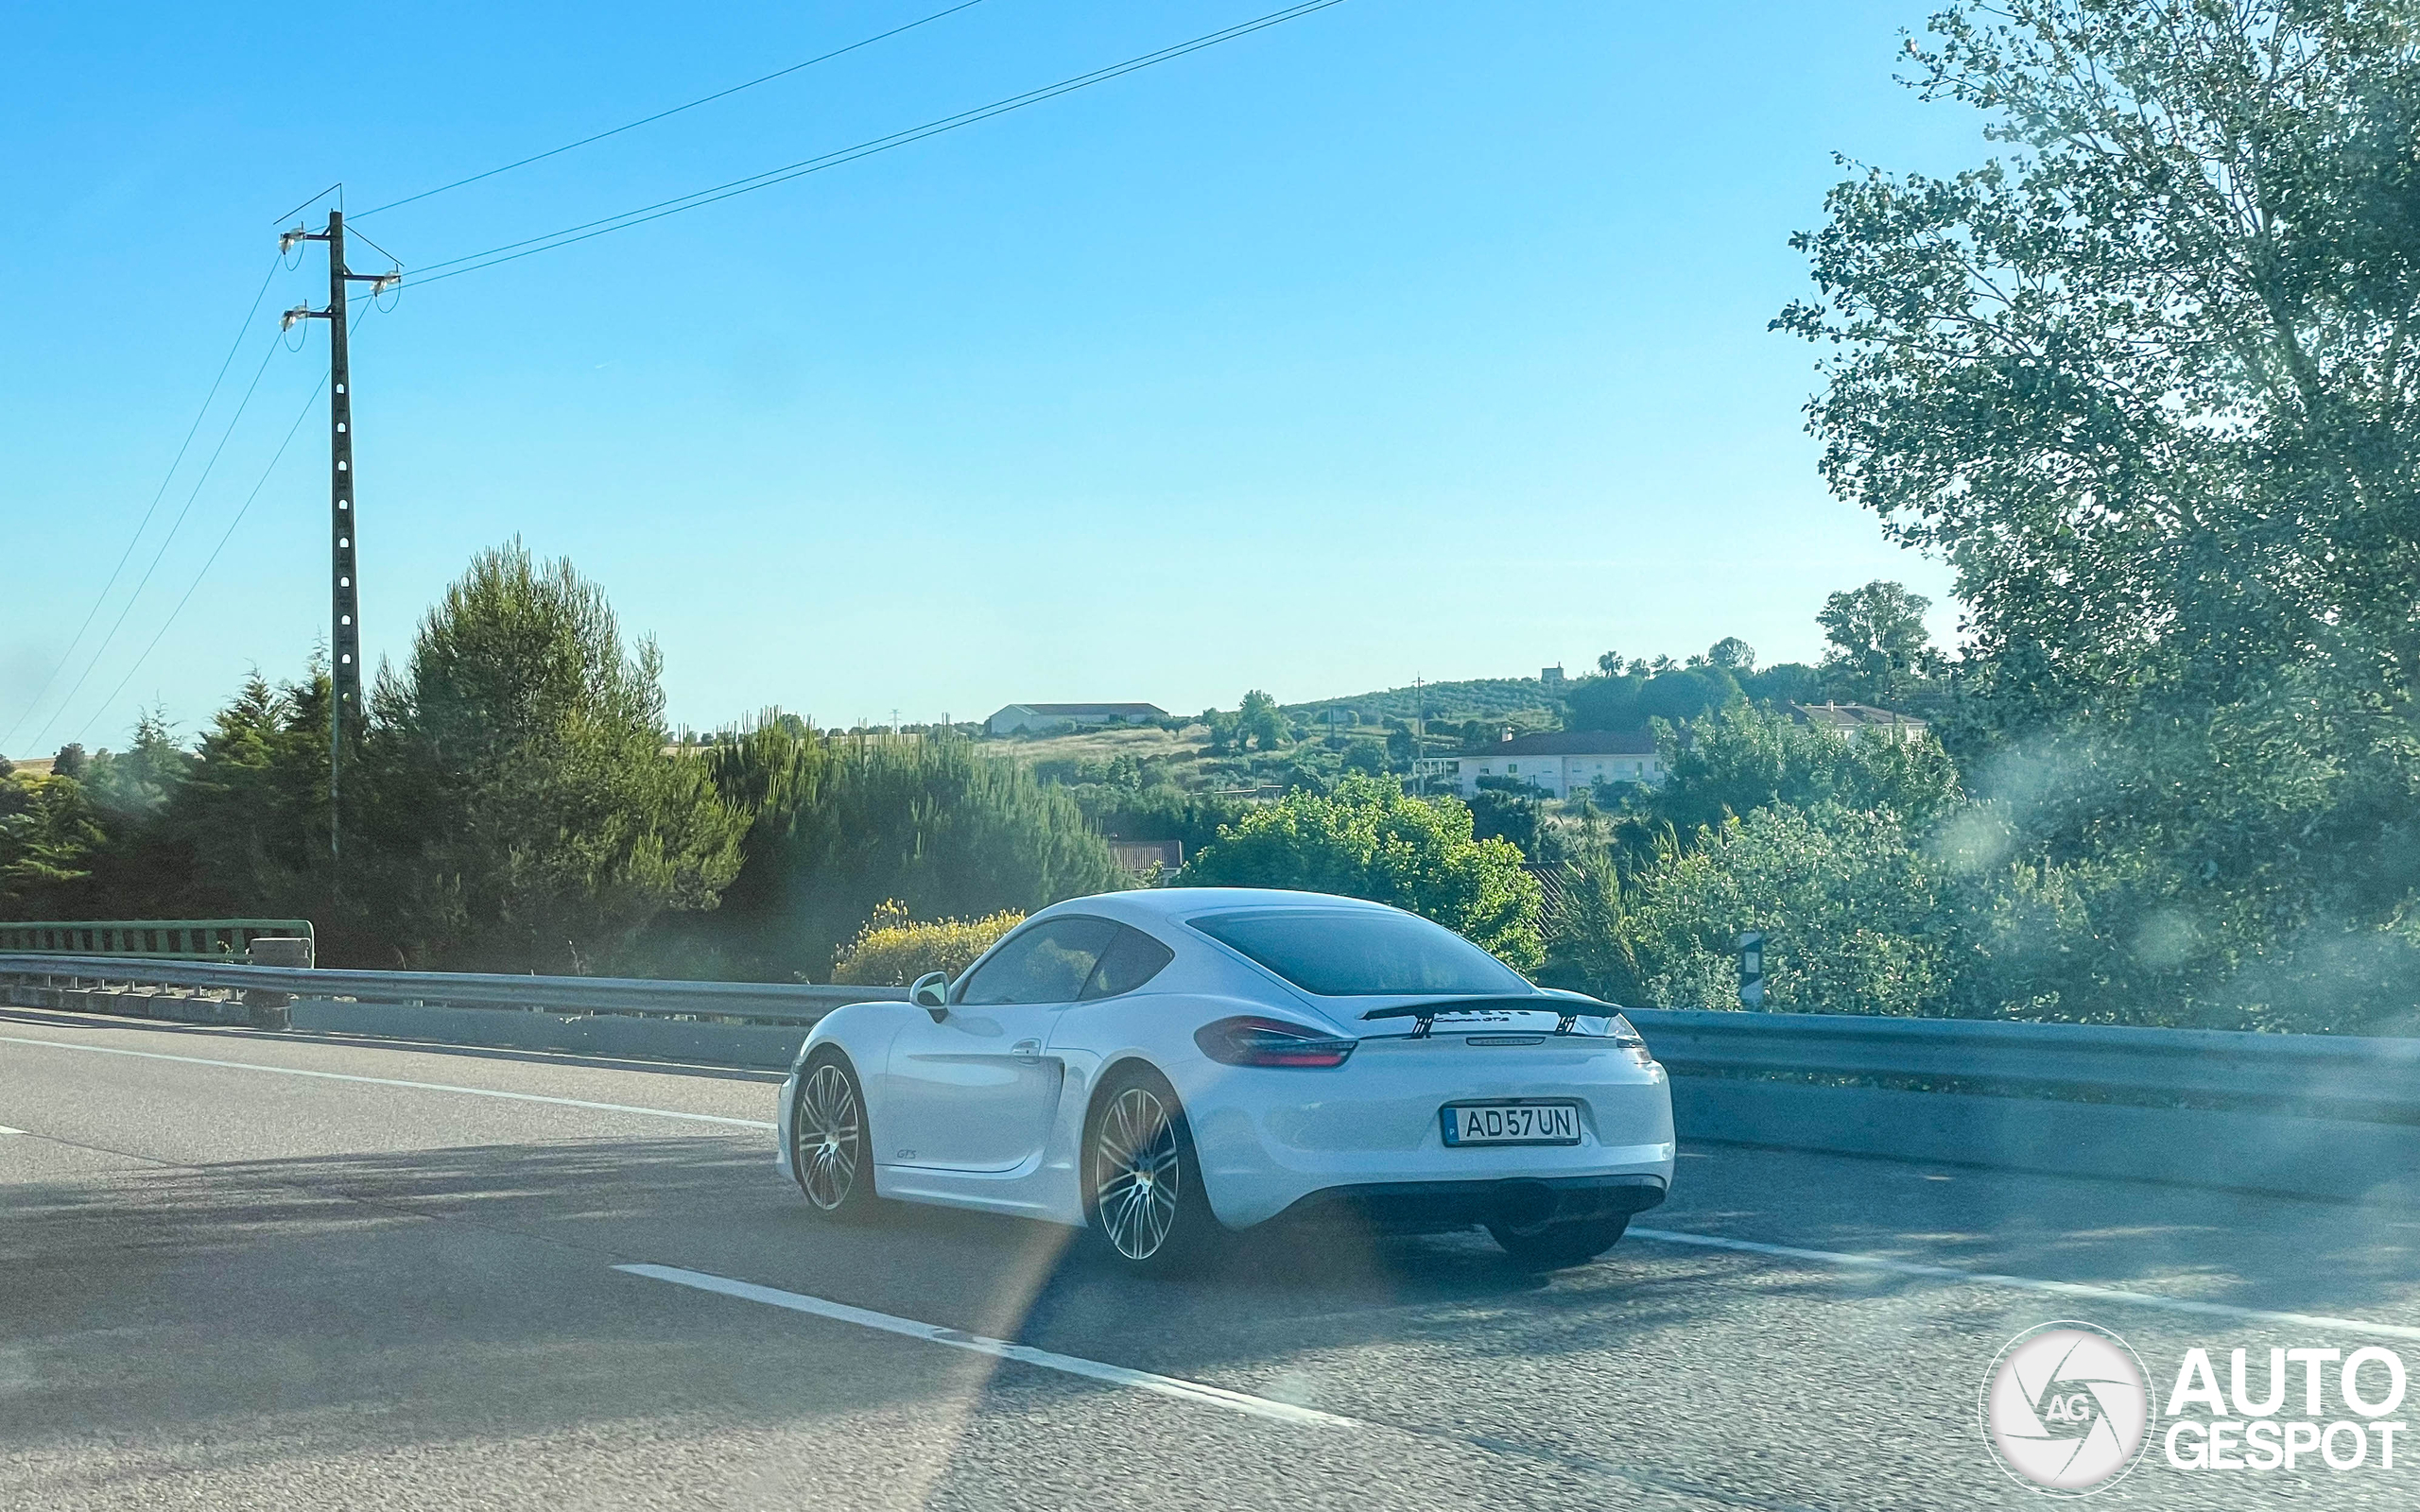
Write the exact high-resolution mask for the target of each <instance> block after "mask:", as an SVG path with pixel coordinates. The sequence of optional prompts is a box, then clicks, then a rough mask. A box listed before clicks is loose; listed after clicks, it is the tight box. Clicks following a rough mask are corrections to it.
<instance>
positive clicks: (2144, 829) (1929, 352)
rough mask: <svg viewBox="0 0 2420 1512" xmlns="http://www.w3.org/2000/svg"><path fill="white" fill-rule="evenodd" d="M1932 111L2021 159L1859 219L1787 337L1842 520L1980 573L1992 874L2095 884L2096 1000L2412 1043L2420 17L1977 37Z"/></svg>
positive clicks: (1945, 43) (2202, 22)
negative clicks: (1856, 519)
mask: <svg viewBox="0 0 2420 1512" xmlns="http://www.w3.org/2000/svg"><path fill="white" fill-rule="evenodd" d="M1914 74H1915V77H1914V78H1913V80H1912V82H1913V83H1914V84H1915V85H1916V87H1917V88H1918V89H1919V90H1921V91H1922V92H1923V93H1924V94H1926V95H1927V97H1929V98H1934V99H1945V100H1951V101H1957V102H1962V103H1963V104H1966V105H1969V106H1972V107H1974V108H1976V109H1977V110H1979V111H1980V112H1982V115H1983V121H1984V125H1985V129H1986V131H1987V133H1988V134H1989V135H1990V136H1991V137H1992V138H1993V139H1994V140H1996V141H1997V142H1999V143H2001V144H2004V145H2005V146H2008V147H2010V148H2012V149H2013V150H2012V151H2011V153H2010V154H2009V156H2008V158H2007V160H2006V161H1994V162H1987V163H1981V164H1980V165H1979V166H1976V167H1974V168H1971V169H1969V170H1967V171H1964V172H1962V173H1959V174H1956V175H1954V176H1951V177H1948V178H1936V177H1929V176H1924V175H1911V176H1904V177H1891V176H1886V175H1883V174H1881V173H1878V172H1866V173H1862V174H1861V175H1860V176H1858V178H1855V179H1853V180H1850V181H1848V182H1845V183H1843V184H1841V186H1840V187H1839V188H1838V189H1836V190H1835V191H1834V192H1833V193H1832V195H1831V197H1830V198H1829V200H1828V202H1827V203H1828V210H1829V217H1828V224H1827V225H1825V226H1824V229H1822V230H1820V231H1818V232H1812V233H1809V234H1807V235H1805V236H1802V237H1801V238H1799V240H1798V244H1797V245H1799V246H1800V247H1801V248H1802V249H1804V250H1805V251H1806V253H1807V254H1808V256H1809V259H1810V262H1811V264H1812V266H1813V271H1814V275H1815V279H1816V283H1817V287H1818V298H1816V299H1815V300H1811V301H1804V302H1802V303H1799V304H1796V305H1793V306H1792V307H1791V308H1790V309H1789V310H1787V311H1785V312H1784V313H1783V316H1782V317H1781V318H1780V320H1779V322H1778V323H1779V324H1780V325H1781V326H1783V327H1784V328H1786V329H1789V330H1791V331H1795V332H1797V333H1798V334H1800V335H1805V336H1806V337H1808V338H1809V339H1812V340H1816V341H1819V342H1822V343H1824V346H1825V348H1826V350H1827V352H1830V353H1831V355H1830V356H1828V357H1827V358H1826V361H1825V365H1824V367H1825V383H1824V389H1823V391H1822V392H1821V393H1820V394H1818V395H1817V396H1816V398H1815V400H1814V401H1813V403H1812V404H1811V405H1810V409H1809V414H1810V419H1811V421H1812V428H1813V429H1814V431H1815V432H1816V434H1817V435H1818V436H1819V437H1821V438H1822V439H1823V441H1824V472H1825V473H1826V476H1827V478H1828V480H1829V481H1830V483H1831V485H1832V487H1833V488H1834V490H1835V491H1837V492H1838V493H1840V494H1841V496H1843V497H1845V498H1849V499H1852V500H1855V501H1857V502H1858V503H1860V504H1862V505H1864V506H1865V507H1870V508H1872V509H1874V510H1875V511H1876V514H1877V515H1878V516H1879V518H1880V519H1881V520H1882V521H1883V523H1884V524H1885V527H1886V528H1887V529H1888V530H1889V531H1890V532H1891V533H1892V534H1893V536H1895V537H1896V538H1897V539H1899V540H1902V541H1906V542H1909V543H1910V544H1913V545H1917V546H1921V547H1926V548H1928V549H1931V550H1933V551H1936V552H1938V553H1940V554H1941V555H1942V556H1944V557H1945V558H1947V559H1948V560H1949V561H1950V562H1951V564H1952V565H1953V566H1954V567H1955V569H1956V571H1957V575H1958V576H1957V592H1958V596H1959V598H1960V600H1961V602H1962V607H1963V609H1964V611H1965V619H1966V622H1967V625H1968V627H1969V628H1970V632H1971V636H1972V643H1971V644H1970V646H1969V647H1968V649H1967V652H1966V654H1965V655H1964V656H1963V657H1962V664H1961V666H1960V668H1959V671H1958V676H1957V679H1956V683H1957V689H1958V694H1957V697H1956V699H1955V702H1954V704H1953V705H1952V706H1951V707H1950V709H1949V711H1948V713H1949V714H1950V715H1951V716H1952V717H1951V719H1950V733H1951V738H1952V740H1953V742H1954V743H1955V745H1956V747H1957V748H1958V749H1959V750H1961V752H1962V754H1964V755H1966V756H1967V757H1968V759H1969V765H1970V766H1971V767H1972V769H1973V772H1974V777H1973V781H1972V783H1971V785H1972V787H1973V788H1974V789H1975V790H1976V791H1977V792H1979V794H1981V795H1982V796H1984V797H1985V798H1987V799H1992V800H1994V801H1995V802H1996V803H1997V804H1998V805H1999V806H2000V807H1999V812H2000V813H2001V814H2002V816H2004V818H2005V819H2006V821H2007V823H2008V825H2009V827H2010V830H2009V833H2010V840H2009V846H2008V850H2007V851H2006V853H2005V855H2004V856H2003V858H2002V859H2003V861H2004V862H2005V864H2006V865H2008V866H2010V867H2013V868H2029V869H2030V870H2031V873H2032V874H2034V875H2036V876H2037V877H2041V878H2045V879H2053V880H2058V879H2064V881H2063V882H2062V883H2061V885H2062V886H2066V887H2068V888H2069V891H2068V892H2065V893H2062V894H2061V896H2071V900H2072V901H2073V902H2074V908H2073V909H2072V910H2069V911H2070V912H2071V913H2073V914H2074V915H2075V917H2079V918H2083V919H2087V920H2088V921H2089V928H2087V929H2083V930H2081V931H2080V932H2079V933H2078V934H2077V935H2076V936H2074V939H2075V942H2076V943H2077V944H2078V945H2079V946H2083V947H2088V949H2086V950H2084V951H2083V954H2086V955H2088V956H2089V957H2090V967H2089V970H2088V971H2082V970H2080V971H2079V973H2078V974H2077V976H2076V977H2075V980H2076V981H2078V982H2087V981H2091V980H2097V981H2100V982H2105V983H2133V984H2138V985H2141V986H2143V987H2145V988H2151V989H2155V990H2157V991H2160V992H2163V993H2167V994H2170V996H2169V1001H2170V1002H2171V1003H2173V1004H2175V1005H2176V1009H2175V1011H2177V1012H2179V1013H2181V1014H2183V1015H2185V1016H2186V1017H2187V1019H2189V1020H2192V1021H2194V1022H2224V1021H2225V1019H2226V1016H2228V1015H2231V1014H2232V1015H2236V1016H2238V1017H2239V1018H2242V1019H2245V1020H2249V1021H2251V1022H2290V1021H2299V1022H2339V1023H2342V1022H2356V1021H2357V1020H2358V1018H2359V1015H2360V1014H2361V1013H2364V1012H2369V1013H2373V1014H2375V1013H2377V1012H2383V1011H2385V1009H2384V1005H2385V1004H2387V1003H2389V1002H2391V1001H2392V996H2391V989H2389V988H2385V987H2384V986H2383V984H2384V983H2386V982H2388V981H2391V980H2392V979H2393V977H2394V974H2395V972H2396V971H2397V966H2396V963H2398V962H2401V963H2404V964H2405V966H2407V967H2408V965H2409V963H2410V961H2411V949H2412V945H2411V937H2410V930H2411V919H2413V917H2414V911H2415V904H2416V903H2420V874H2416V873H2420V844H2416V843H2415V842H2420V722H2416V721H2415V719H2414V707H2413V689H2414V687H2415V686H2416V685H2420V613H2415V593H2414V591H2413V587H2412V585H2413V584H2414V583H2415V582H2420V469H2415V462H2420V408H2415V401H2420V364H2415V363H2414V362H2413V360H2412V352H2411V335H2412V333H2413V325H2414V319H2413V317H2414V314H2415V309H2420V193H2415V188H2420V130H2415V126H2420V33H2416V32H2415V28H2414V25H2413V21H2412V17H2411V11H2410V9H2409V8H2407V7H2404V6H2400V5H2390V4H2377V3H2362V0H2354V3H2346V4H2342V5H2335V6H2303V5H2287V4H2283V3H2281V0H2253V3H2247V4H2243V5H2235V6H2188V7H2175V6H2169V5H2164V4H2152V3H2148V0H2090V3H2087V0H2014V3H2011V4H2007V5H1993V6H1981V5H1973V6H1965V7H1961V8H1960V9H1954V10H1951V11H1947V12H1945V13H1944V14H1942V15H1940V16H1937V17H1936V18H1934V20H1933V22H1932V23H1931V41H1930V43H1928V44H1926V45H1920V46H1918V47H1916V48H1915V49H1914ZM2043 885H2045V886H2048V885H2049V883H2048V881H2046V882H2045V883H2044V884H2043ZM2062 907H2063V908H2064V907H2066V904H2062ZM2069 997H2070V1000H2071V1001H2070V1007H2074V1006H2075V1005H2074V1003H2073V1002H2072V997H2073V994H2069ZM2408 999H2409V994H2408V992H2407V993H2406V994H2405V1001H2406V1002H2407V1003H2408ZM2361 1005H2368V1006H2367V1007H2362V1006H2361Z"/></svg>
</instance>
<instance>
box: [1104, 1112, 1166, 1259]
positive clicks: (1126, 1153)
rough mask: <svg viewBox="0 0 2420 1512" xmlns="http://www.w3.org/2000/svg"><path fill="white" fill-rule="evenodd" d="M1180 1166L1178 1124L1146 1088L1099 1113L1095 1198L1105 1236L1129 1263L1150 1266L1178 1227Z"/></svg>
mask: <svg viewBox="0 0 2420 1512" xmlns="http://www.w3.org/2000/svg"><path fill="white" fill-rule="evenodd" d="M1183 1182H1184V1165H1183V1162H1182V1161H1181V1160H1178V1158H1177V1137H1176V1121H1175V1120H1174V1119H1172V1118H1170V1117H1169V1116H1168V1110H1167V1105H1166V1104H1164V1103H1162V1102H1161V1101H1160V1099H1159V1098H1157V1097H1155V1096H1153V1095H1152V1093H1151V1091H1150V1089H1149V1088H1145V1087H1129V1088H1127V1089H1126V1090H1125V1091H1122V1092H1119V1093H1118V1094H1117V1096H1116V1098H1115V1100H1114V1101H1113V1102H1111V1104H1110V1105H1109V1107H1107V1108H1104V1109H1102V1111H1101V1118H1100V1127H1099V1129H1098V1132H1097V1133H1096V1134H1095V1135H1094V1136H1093V1192H1094V1194H1095V1197H1094V1200H1095V1204H1096V1207H1097V1209H1098V1212H1099V1214H1100V1226H1101V1229H1102V1232H1103V1234H1104V1236H1105V1237H1106V1238H1107V1239H1108V1240H1109V1242H1110V1244H1111V1245H1112V1246H1114V1247H1115V1249H1116V1250H1117V1252H1118V1253H1119V1254H1121V1255H1123V1256H1125V1257H1126V1258H1127V1259H1129V1260H1149V1259H1150V1258H1151V1257H1152V1256H1153V1255H1155V1254H1157V1253H1159V1250H1160V1246H1162V1245H1165V1244H1167V1238H1168V1233H1169V1231H1170V1230H1171V1229H1174V1228H1175V1227H1176V1213H1177V1199H1178V1198H1179V1197H1180V1196H1181V1195H1182V1193H1181V1191H1180V1188H1181V1186H1182V1184H1183Z"/></svg>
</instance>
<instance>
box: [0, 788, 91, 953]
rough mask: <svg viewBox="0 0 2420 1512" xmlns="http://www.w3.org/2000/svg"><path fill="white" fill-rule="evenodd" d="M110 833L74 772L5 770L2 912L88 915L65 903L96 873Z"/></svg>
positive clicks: (0, 826)
mask: <svg viewBox="0 0 2420 1512" xmlns="http://www.w3.org/2000/svg"><path fill="white" fill-rule="evenodd" d="M108 839H109V836H108V835H107V833H105V832H104V831H103V830H102V828H101V820H100V816H99V815H98V814H97V813H95V810H94V808H93V805H92V802H91V800H90V799H88V798H87V797H86V796H85V794H84V790H83V788H82V786H81V785H80V784H78V782H76V780H75V779H74V778H70V777H59V776H56V775H52V776H43V775H42V774H39V773H35V772H22V771H15V770H9V771H8V772H7V773H6V774H5V775H0V912H5V914H6V915H7V916H8V917H9V918H12V919H35V918H45V917H47V918H54V919H55V918H58V917H59V916H60V915H61V914H62V913H65V914H70V915H71V916H74V917H85V916H83V915H82V914H81V913H80V911H79V910H77V909H75V908H73V907H72V906H69V907H62V906H61V904H62V902H69V901H71V900H75V899H78V897H79V896H80V894H79V893H78V890H77V888H76V885H77V884H78V883H81V882H83V881H84V880H85V879H86V878H88V877H90V876H91V875H92V871H93V867H94V865H95V861H96V860H97V859H98V857H99V856H100V854H101V851H102V848H103V846H104V845H106V844H107V842H108Z"/></svg>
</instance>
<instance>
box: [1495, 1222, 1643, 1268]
mask: <svg viewBox="0 0 2420 1512" xmlns="http://www.w3.org/2000/svg"><path fill="white" fill-rule="evenodd" d="M1629 1228H1630V1219H1629V1217H1628V1216H1627V1215H1625V1216H1622V1217H1618V1218H1582V1219H1578V1220H1575V1221H1573V1222H1570V1223H1548V1224H1540V1225H1537V1226H1535V1227H1522V1228H1516V1227H1514V1226H1513V1225H1511V1224H1502V1223H1492V1224H1489V1225H1488V1226H1487V1231H1488V1232H1489V1233H1491V1234H1493V1235H1495V1242H1496V1243H1497V1244H1499V1245H1501V1246H1504V1252H1505V1253H1506V1254H1508V1255H1510V1256H1512V1257H1513V1260H1514V1261H1516V1262H1518V1263H1521V1264H1523V1265H1527V1266H1529V1267H1530V1268H1531V1269H1534V1270H1561V1269H1563V1268H1564V1266H1566V1265H1584V1264H1586V1263H1588V1262H1590V1261H1592V1260H1594V1259H1596V1258H1597V1257H1598V1256H1599V1255H1601V1254H1603V1253H1604V1252H1605V1251H1606V1250H1608V1249H1611V1248H1613V1247H1614V1246H1616V1244H1619V1243H1620V1242H1621V1237H1622V1234H1623V1232H1624V1231H1625V1230H1627V1229H1629Z"/></svg>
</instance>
